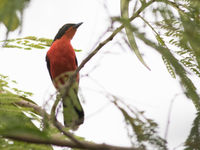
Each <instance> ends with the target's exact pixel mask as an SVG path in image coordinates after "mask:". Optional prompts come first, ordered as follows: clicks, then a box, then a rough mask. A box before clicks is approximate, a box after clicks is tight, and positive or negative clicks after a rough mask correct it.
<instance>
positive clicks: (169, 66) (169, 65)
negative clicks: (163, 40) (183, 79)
mask: <svg viewBox="0 0 200 150" xmlns="http://www.w3.org/2000/svg"><path fill="white" fill-rule="evenodd" d="M162 59H163V62H164V64H165V66H166V68H167V71H168V72H169V74H170V75H171V76H172V78H174V79H175V78H176V74H175V72H174V69H173V68H172V65H171V64H170V63H169V61H168V60H167V59H166V58H165V57H164V56H162Z"/></svg>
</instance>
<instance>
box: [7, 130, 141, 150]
mask: <svg viewBox="0 0 200 150" xmlns="http://www.w3.org/2000/svg"><path fill="white" fill-rule="evenodd" d="M4 137H5V138H9V139H14V140H19V141H24V142H29V143H35V144H49V145H56V146H63V147H64V146H67V147H71V148H80V149H90V150H144V149H141V148H134V147H121V146H112V145H108V144H95V143H91V142H86V141H84V142H82V144H81V145H77V144H76V143H74V142H72V141H68V140H62V139H58V138H57V137H53V138H48V139H44V138H37V137H32V136H30V135H19V134H18V135H6V136H4Z"/></svg>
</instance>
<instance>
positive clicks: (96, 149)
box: [3, 100, 141, 150]
mask: <svg viewBox="0 0 200 150" xmlns="http://www.w3.org/2000/svg"><path fill="white" fill-rule="evenodd" d="M16 104H17V105H19V106H21V107H28V108H33V109H34V111H35V112H36V113H38V114H40V115H41V116H43V115H44V114H45V115H46V116H47V117H48V119H50V118H51V117H50V115H49V114H48V113H47V112H46V111H45V110H44V109H42V108H41V107H40V106H38V105H36V104H33V103H31V102H28V101H25V100H21V101H18V102H16ZM53 124H54V125H55V126H56V127H57V128H58V130H59V131H61V132H62V133H63V134H64V135H65V136H67V137H68V138H69V139H70V140H63V139H59V137H57V136H56V137H52V138H48V139H44V138H41V137H40V138H38V137H34V136H31V135H24V134H23V135H20V134H10V135H5V136H3V137H5V138H10V139H14V140H19V141H24V142H30V143H36V144H52V145H56V146H67V147H71V148H81V149H91V150H102V149H103V150H141V149H139V148H133V147H120V146H112V145H107V144H96V143H91V142H86V141H80V140H78V139H76V138H75V137H74V135H73V134H71V133H70V132H67V131H65V130H64V128H65V127H64V126H63V125H62V124H61V123H60V122H58V121H57V120H54V123H53Z"/></svg>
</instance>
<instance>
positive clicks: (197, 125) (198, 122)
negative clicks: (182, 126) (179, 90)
mask: <svg viewBox="0 0 200 150" xmlns="http://www.w3.org/2000/svg"><path fill="white" fill-rule="evenodd" d="M185 146H186V147H185V150H199V149H200V112H198V113H197V114H196V118H195V120H194V122H193V126H192V129H191V131H190V135H189V136H188V138H187V140H186V142H185Z"/></svg>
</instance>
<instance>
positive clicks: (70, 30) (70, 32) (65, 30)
mask: <svg viewBox="0 0 200 150" xmlns="http://www.w3.org/2000/svg"><path fill="white" fill-rule="evenodd" d="M81 24H82V22H81V23H78V24H71V23H69V24H65V25H63V26H62V27H61V28H60V30H59V31H58V33H57V34H56V36H55V38H54V40H53V41H55V40H57V39H60V38H61V37H62V36H63V35H65V36H66V37H67V38H69V39H70V40H71V39H72V38H73V36H74V34H75V33H76V30H77V28H78V27H79V26H80V25H81Z"/></svg>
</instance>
